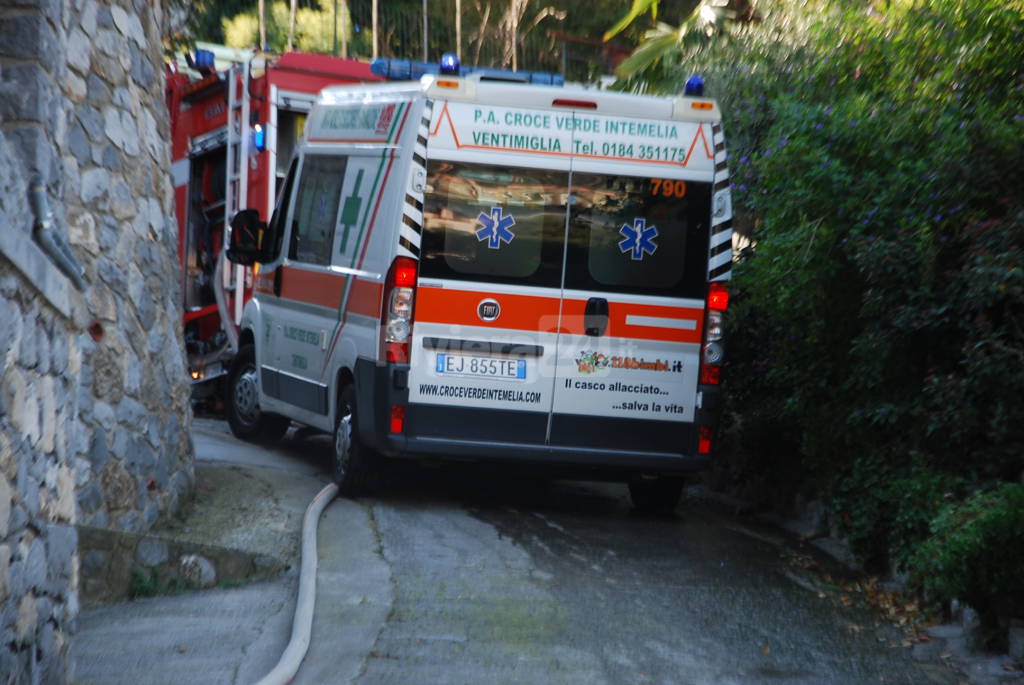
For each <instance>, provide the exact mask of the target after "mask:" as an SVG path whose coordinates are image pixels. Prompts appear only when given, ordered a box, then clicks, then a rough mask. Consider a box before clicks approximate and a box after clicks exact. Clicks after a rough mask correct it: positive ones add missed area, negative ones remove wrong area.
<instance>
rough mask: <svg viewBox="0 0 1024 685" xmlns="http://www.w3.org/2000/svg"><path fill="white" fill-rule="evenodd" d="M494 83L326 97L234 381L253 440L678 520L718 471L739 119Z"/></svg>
mask: <svg viewBox="0 0 1024 685" xmlns="http://www.w3.org/2000/svg"><path fill="white" fill-rule="evenodd" d="M699 85H702V84H697V83H696V82H695V81H694V80H692V81H691V83H689V84H688V93H687V94H683V95H680V96H678V97H648V96H638V95H628V94H622V93H612V92H606V91H598V90H590V89H585V88H572V87H556V86H551V85H538V84H534V83H521V82H511V81H509V80H506V79H493V78H489V77H487V76H486V75H483V74H472V75H462V76H459V75H454V74H452V73H447V74H446V73H439V74H430V75H425V76H423V77H422V78H420V79H419V80H413V81H406V82H393V83H368V84H363V85H353V86H338V87H329V88H326V89H324V90H323V91H322V92H321V93H320V95H319V97H318V98H317V101H316V103H315V105H314V107H313V109H312V111H311V112H310V115H309V118H308V120H307V122H306V125H305V128H304V131H303V135H302V140H301V144H300V145H299V146H298V148H297V152H296V154H295V156H294V157H293V159H292V160H291V164H290V167H289V169H288V172H287V177H286V179H285V182H284V185H283V188H282V192H281V194H280V196H279V198H278V201H277V206H276V209H275V210H274V213H273V216H272V217H271V218H270V221H269V223H266V224H264V223H263V222H262V221H261V220H260V216H259V213H258V212H257V211H255V210H250V211H243V212H240V213H239V214H238V216H237V217H235V220H234V221H233V223H232V226H233V230H232V234H231V238H230V245H231V247H230V250H229V259H232V260H233V261H235V262H236V263H240V264H252V263H258V266H257V268H258V275H257V277H256V281H255V288H254V291H255V292H254V296H253V298H252V300H251V301H250V302H249V303H248V304H246V306H245V310H244V312H243V315H242V318H241V327H240V349H239V354H238V355H237V356H236V358H235V360H234V363H233V365H232V368H231V370H230V373H229V377H228V390H227V401H226V404H227V411H228V418H229V422H230V424H231V428H232V430H233V431H234V433H235V434H236V435H238V436H240V437H242V438H246V439H260V438H268V437H276V436H278V435H280V434H281V432H282V431H283V429H284V428H286V427H287V426H288V425H289V424H290V422H296V423H299V424H302V425H305V426H310V427H313V428H316V429H320V430H322V431H327V432H330V433H332V434H333V436H334V440H333V442H334V477H335V479H336V480H337V482H338V484H339V487H340V489H341V491H342V492H343V493H347V494H353V493H358V492H360V491H361V490H362V489H363V488H364V487H365V485H366V483H367V479H368V478H369V477H370V475H371V474H372V473H373V471H374V470H375V469H376V467H377V466H378V465H379V463H380V460H382V459H385V458H389V457H390V458H398V457H401V458H413V459H420V460H429V461H437V460H440V461H454V462H459V461H473V462H487V463H506V464H516V465H529V466H530V467H531V468H538V467H539V468H540V469H541V471H545V470H546V471H547V472H549V473H551V474H559V475H562V474H573V475H574V476H575V477H579V478H581V479H615V480H621V481H624V482H627V483H628V484H629V489H630V493H631V496H632V499H633V502H634V505H635V506H636V507H637V508H639V509H644V510H658V511H666V510H671V509H672V508H674V507H675V505H676V504H677V502H678V500H679V497H680V493H681V491H682V487H683V484H684V482H685V479H686V477H687V476H688V475H690V474H693V473H694V472H696V471H699V470H701V469H703V468H706V467H707V466H708V465H709V463H710V458H711V451H712V444H713V440H714V429H715V425H716V422H717V416H718V408H719V407H718V405H719V379H720V368H721V367H720V364H721V362H722V358H723V348H722V343H723V341H722V318H723V315H724V312H725V310H726V308H727V304H728V290H727V287H726V284H727V281H728V279H729V276H730V270H731V260H732V249H731V247H732V230H731V224H732V221H731V211H732V210H731V202H730V196H729V183H728V171H727V168H726V153H725V145H724V139H723V134H722V129H721V116H720V112H719V108H718V105H717V104H716V102H715V101H714V100H712V99H709V98H705V97H703V96H702V95H701V94H700V93H701V89H700V88H699V87H698V86H699Z"/></svg>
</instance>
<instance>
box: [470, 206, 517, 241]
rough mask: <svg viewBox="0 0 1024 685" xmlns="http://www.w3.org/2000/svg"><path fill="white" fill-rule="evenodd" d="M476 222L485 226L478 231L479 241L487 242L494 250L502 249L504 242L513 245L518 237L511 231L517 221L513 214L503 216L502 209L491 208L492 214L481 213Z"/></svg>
mask: <svg viewBox="0 0 1024 685" xmlns="http://www.w3.org/2000/svg"><path fill="white" fill-rule="evenodd" d="M476 220H477V221H479V222H480V223H481V224H483V228H478V229H477V230H476V238H477V240H486V241H487V247H489V248H490V249H492V250H497V249H498V248H499V247H501V243H502V242H505V243H511V242H512V239H513V238H515V237H516V234H515V233H513V232H512V231H510V230H509V229H510V228H512V226H514V225H515V223H516V220H515V219H514V218H512V215H511V214H505V215H503V213H502V211H501V207H491V213H490V214H484V213H483V212H480V216H478V217H477V218H476Z"/></svg>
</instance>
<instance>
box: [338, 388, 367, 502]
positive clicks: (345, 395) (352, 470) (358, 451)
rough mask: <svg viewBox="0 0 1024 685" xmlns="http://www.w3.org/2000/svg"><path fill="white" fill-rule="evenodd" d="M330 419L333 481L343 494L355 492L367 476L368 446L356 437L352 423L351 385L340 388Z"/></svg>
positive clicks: (358, 491) (353, 401)
mask: <svg viewBox="0 0 1024 685" xmlns="http://www.w3.org/2000/svg"><path fill="white" fill-rule="evenodd" d="M337 414H338V415H337V418H336V419H335V422H334V458H333V460H332V467H333V468H332V470H333V475H334V482H335V483H337V484H338V491H339V492H340V493H341V494H343V495H355V494H358V493H360V492H361V491H363V490H365V489H366V485H367V482H368V480H369V477H370V471H371V467H370V463H369V462H370V459H372V454H371V451H370V448H369V447H367V446H366V445H364V444H363V443H362V442H361V441H360V439H359V433H358V430H359V429H358V427H357V422H356V391H355V388H353V387H352V386H351V385H348V386H346V387H345V389H344V390H342V391H341V397H340V398H339V399H338V412H337Z"/></svg>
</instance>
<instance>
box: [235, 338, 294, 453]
mask: <svg viewBox="0 0 1024 685" xmlns="http://www.w3.org/2000/svg"><path fill="white" fill-rule="evenodd" d="M226 394H227V397H226V398H225V402H224V404H225V407H226V409H227V415H228V425H229V426H230V427H231V432H232V433H234V434H235V437H236V438H241V439H242V440H249V441H252V442H274V441H276V440H280V439H281V437H282V436H283V435H284V434H285V432H286V431H287V430H288V425H289V423H290V422H289V421H288V419H286V418H285V417H283V416H278V415H276V414H264V413H263V412H262V411H260V404H259V386H258V385H257V379H256V349H255V348H254V347H253V346H252V345H243V346H242V347H241V349H239V350H238V354H237V355H235V359H234V361H233V362H232V363H231V371H230V372H229V373H228V385H227V393H226Z"/></svg>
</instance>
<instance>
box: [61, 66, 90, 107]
mask: <svg viewBox="0 0 1024 685" xmlns="http://www.w3.org/2000/svg"><path fill="white" fill-rule="evenodd" d="M65 76H66V79H67V80H66V81H65V82H64V92H65V93H67V95H68V97H69V98H71V101H72V102H74V103H76V104H78V103H81V102H82V101H83V100H85V98H86V96H88V94H89V90H88V87H87V86H86V84H85V79H83V78H82V77H80V76H78V75H76V74H75V72H73V71H70V70H69V71H68V73H67V74H66V75H65Z"/></svg>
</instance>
